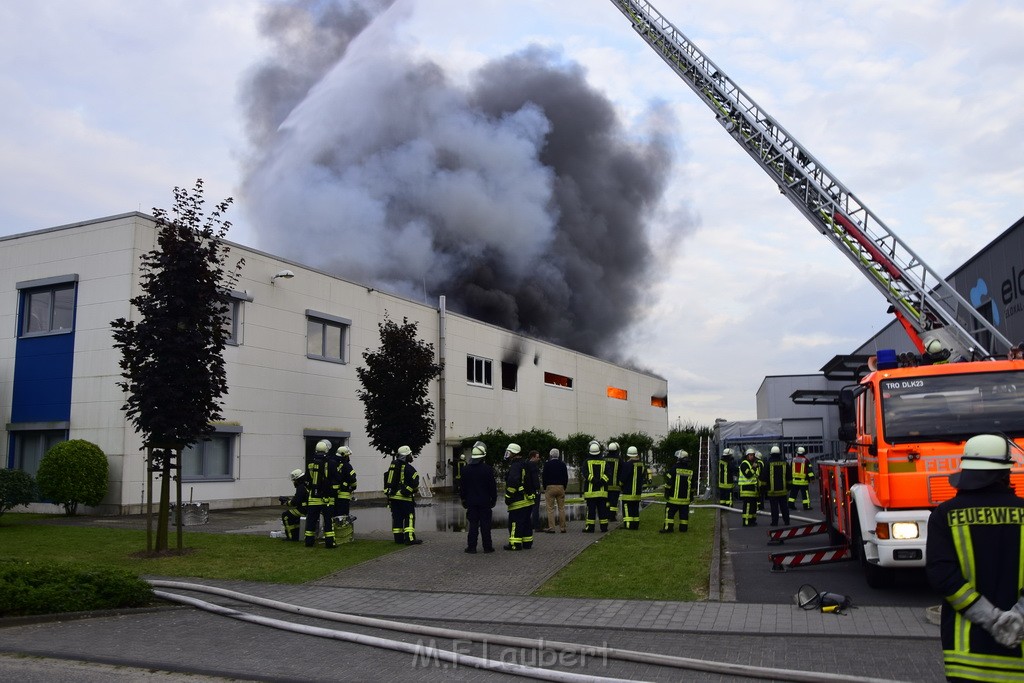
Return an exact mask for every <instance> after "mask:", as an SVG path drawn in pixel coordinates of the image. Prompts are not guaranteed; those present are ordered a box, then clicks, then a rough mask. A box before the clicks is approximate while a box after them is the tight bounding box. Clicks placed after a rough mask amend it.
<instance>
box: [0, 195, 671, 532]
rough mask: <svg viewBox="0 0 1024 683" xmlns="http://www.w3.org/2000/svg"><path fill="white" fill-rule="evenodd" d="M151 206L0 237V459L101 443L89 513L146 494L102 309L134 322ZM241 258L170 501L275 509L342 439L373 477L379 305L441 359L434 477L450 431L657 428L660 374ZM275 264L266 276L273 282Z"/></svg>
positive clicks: (24, 459) (377, 477) (139, 449)
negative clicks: (366, 406)
mask: <svg viewBox="0 0 1024 683" xmlns="http://www.w3.org/2000/svg"><path fill="white" fill-rule="evenodd" d="M156 237H157V231H156V224H155V222H154V220H153V218H152V217H150V216H147V215H144V214H141V213H127V214H122V215H118V216H112V217H109V218H102V219H97V220H92V221H86V222H82V223H75V224H71V225H64V226H59V227H55V228H50V229H46V230H39V231H35V232H29V233H23V234H18V235H12V236H9V237H4V238H0V264H2V267H0V330H2V332H0V411H2V416H3V422H4V425H5V436H6V438H5V439H3V441H2V442H0V443H2V445H0V448H2V449H3V450H2V459H0V462H2V463H3V464H4V465H5V466H6V467H12V468H20V469H24V470H26V471H28V472H30V473H34V472H35V470H36V469H37V467H38V463H39V460H40V458H41V457H42V455H43V453H45V451H46V450H47V449H48V448H49V447H50V446H51V445H52V444H53V443H55V442H57V441H61V440H65V439H85V440H88V441H91V442H93V443H96V444H97V445H99V447H100V448H101V449H102V450H103V451H104V453H106V454H107V457H108V460H109V464H110V488H109V492H108V494H107V497H106V499H105V500H104V502H103V504H102V506H101V508H100V511H101V512H105V513H114V514H128V513H133V512H138V511H139V510H140V509H141V506H142V503H143V501H144V500H145V489H144V485H145V480H146V474H145V466H144V452H143V444H142V441H141V438H140V436H139V435H138V434H136V432H135V431H134V428H133V427H132V425H131V424H130V423H129V422H128V421H127V420H126V419H125V415H124V412H123V411H122V405H123V403H124V400H125V394H124V393H123V392H122V391H121V389H120V388H119V387H118V386H117V382H118V381H120V380H121V379H122V378H121V374H120V372H121V371H120V368H119V366H118V363H119V360H120V352H119V351H117V350H116V349H113V348H112V343H113V341H112V337H111V327H110V323H111V321H113V320H115V319H117V318H121V317H124V318H129V319H131V318H132V317H133V316H135V317H137V316H136V314H135V313H134V311H133V309H132V307H131V306H130V304H129V300H130V299H131V298H132V297H134V296H137V295H139V294H141V289H140V274H141V273H140V269H139V265H140V260H139V259H140V256H141V255H142V254H144V253H146V252H149V251H151V250H153V249H154V248H155V247H156ZM229 245H230V247H231V254H230V257H229V262H230V263H232V264H233V263H234V261H235V260H236V259H238V258H244V259H245V266H244V268H243V269H242V273H241V277H240V279H239V281H238V283H237V284H236V287H237V291H233V292H230V293H227V295H228V296H229V298H230V302H231V311H230V320H229V321H226V324H230V325H231V330H232V338H231V343H230V345H229V346H228V347H227V349H226V350H225V360H226V365H227V377H228V385H229V393H228V395H227V396H226V397H225V398H224V401H223V411H222V413H223V416H224V421H223V422H221V423H218V424H217V425H216V429H217V433H216V436H215V438H214V439H212V440H211V441H204V442H200V443H199V444H197V445H196V446H195V447H194V448H193V449H191V450H190V451H188V452H186V453H185V457H184V458H183V471H182V485H183V492H184V497H185V498H186V499H194V500H196V501H203V502H207V503H209V504H210V507H211V508H214V509H216V508H227V507H244V506H254V505H267V504H276V502H277V496H279V495H282V494H284V493H288V491H289V490H290V488H291V486H290V484H289V481H288V473H289V472H290V471H291V470H293V469H295V468H296V467H301V466H302V464H303V460H304V456H305V453H306V452H307V451H308V449H309V448H310V444H311V443H312V442H315V441H316V440H318V439H320V438H324V437H326V438H329V439H331V440H332V441H334V443H335V444H336V445H340V444H343V443H344V444H347V445H349V446H350V447H351V448H352V450H353V453H354V455H353V465H354V466H355V469H356V472H357V474H358V476H359V488H360V491H359V495H360V496H361V497H368V496H372V495H374V494H376V493H377V492H378V491H379V489H380V488H381V479H382V474H383V472H384V470H385V469H386V466H387V460H386V459H385V458H384V457H383V456H382V454H380V453H377V452H373V451H371V448H370V445H369V441H368V439H367V436H366V433H365V429H364V416H363V404H362V403H361V402H360V401H359V399H358V398H357V396H356V390H357V389H358V388H359V381H358V378H357V375H356V367H357V366H358V365H360V363H361V359H362V353H363V351H364V350H366V349H376V348H378V347H379V345H380V337H379V331H378V324H379V323H380V322H382V321H383V320H384V318H385V315H386V316H388V317H390V319H392V320H394V321H396V322H399V323H400V322H401V321H402V319H403V318H408V319H409V321H411V322H415V323H417V325H418V328H419V334H420V337H421V338H422V339H424V340H426V341H428V342H430V343H432V344H434V347H435V349H436V350H437V352H438V356H439V359H440V360H443V361H444V362H445V372H444V375H443V377H442V378H441V379H440V380H438V381H435V382H434V383H433V385H432V387H431V390H430V396H429V398H430V400H431V401H432V402H433V404H434V407H435V415H436V417H437V430H436V433H435V441H436V443H435V444H433V445H432V446H428V447H427V448H426V449H424V452H423V453H422V454H421V455H420V457H419V458H417V460H416V464H417V468H418V469H419V470H420V472H421V474H422V475H424V476H425V478H427V479H428V480H429V481H431V482H433V483H434V485H435V486H441V485H444V484H445V478H446V475H447V472H446V469H445V463H446V462H447V461H449V460H451V458H452V454H453V448H458V447H459V446H460V440H461V439H463V438H465V437H469V436H472V435H475V434H479V433H481V432H484V431H486V430H487V429H502V430H504V431H506V432H509V433H514V432H518V431H521V430H528V429H533V428H537V429H547V430H550V431H551V432H553V433H554V434H556V435H557V436H558V437H560V438H564V437H567V436H569V435H571V434H575V433H589V434H593V435H595V436H598V437H601V438H604V437H607V436H610V435H614V434H618V433H622V432H633V431H637V432H645V433H647V434H649V435H651V436H652V437H654V438H659V437H661V436H662V435H664V434H665V433H666V432H667V431H668V410H667V396H668V386H667V382H666V380H664V379H662V378H660V377H656V376H652V375H649V374H645V373H642V372H638V371H635V370H630V369H626V368H624V367H620V366H617V365H614V364H612V363H609V362H606V361H602V360H599V359H597V358H594V357H591V356H587V355H584V354H581V353H577V352H574V351H571V350H569V349H566V348H562V347H559V346H556V345H553V344H549V343H546V342H542V341H539V340H536V339H532V338H529V337H525V336H523V335H520V334H516V333H513V332H510V331H508V330H505V329H501V328H499V327H495V326H493V325H489V324H485V323H482V322H480V321H477V320H473V319H471V318H467V317H465V316H461V315H457V314H454V313H451V312H446V311H445V310H444V305H443V299H442V300H441V301H440V302H438V305H436V306H435V305H427V304H424V303H422V302H416V301H411V300H409V299H406V298H402V297H399V296H394V295H391V294H388V293H387V292H381V291H378V290H375V289H374V288H372V287H368V286H365V285H362V284H359V283H356V282H350V281H347V280H344V279H341V278H338V277H335V276H333V275H330V274H328V273H325V272H322V271H319V270H316V269H314V268H309V267H306V266H303V265H301V264H298V263H293V262H289V261H285V260H283V259H281V258H277V257H275V256H272V255H270V254H266V253H263V252H260V251H257V250H254V249H250V248H247V247H244V246H241V245H237V244H233V243H229ZM275 276H277V277H275Z"/></svg>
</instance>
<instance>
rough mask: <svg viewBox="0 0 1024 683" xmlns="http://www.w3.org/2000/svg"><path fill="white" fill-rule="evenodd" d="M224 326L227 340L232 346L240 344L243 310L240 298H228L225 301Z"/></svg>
mask: <svg viewBox="0 0 1024 683" xmlns="http://www.w3.org/2000/svg"><path fill="white" fill-rule="evenodd" d="M224 305H225V308H224V314H223V320H224V322H223V327H224V335H225V337H226V339H225V342H226V343H228V344H230V345H231V346H238V343H239V342H238V339H239V314H240V313H241V311H242V302H241V301H239V300H238V299H228V300H227V301H225V302H224Z"/></svg>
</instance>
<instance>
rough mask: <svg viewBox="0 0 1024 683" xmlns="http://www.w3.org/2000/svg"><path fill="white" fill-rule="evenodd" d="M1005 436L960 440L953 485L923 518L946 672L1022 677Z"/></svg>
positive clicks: (1020, 600)
mask: <svg viewBox="0 0 1024 683" xmlns="http://www.w3.org/2000/svg"><path fill="white" fill-rule="evenodd" d="M1012 466H1013V459H1012V458H1011V457H1010V444H1009V442H1008V441H1007V440H1006V439H1005V438H1004V437H1003V436H1001V435H996V434H981V435H979V436H975V437H972V438H970V439H968V440H967V443H965V444H964V454H963V458H962V459H961V461H960V471H959V472H957V473H956V474H953V475H951V476H950V477H949V482H950V484H952V485H953V487H954V488H956V490H957V492H956V495H955V496H953V498H952V499H950V500H947V501H946V502H944V503H941V504H940V505H939V506H938V507H937V508H935V510H934V511H932V514H931V517H929V519H928V545H927V548H926V553H927V558H928V560H927V566H926V572H927V574H928V581H929V582H930V583H931V585H932V587H933V588H935V589H936V590H937V591H938V592H939V593H941V594H942V596H943V598H944V599H945V602H943V604H942V623H941V626H940V634H941V637H942V657H943V661H944V663H945V668H946V677H947V678H948V679H949V680H971V681H1009V680H1020V679H1021V672H1022V671H1024V654H1022V651H1021V640H1022V638H1024V597H1022V595H1021V593H1022V589H1024V586H1022V585H1021V576H1022V573H1024V567H1022V564H1024V498H1021V497H1019V496H1017V495H1016V494H1015V493H1014V491H1013V488H1012V487H1011V486H1010V468H1011V467H1012Z"/></svg>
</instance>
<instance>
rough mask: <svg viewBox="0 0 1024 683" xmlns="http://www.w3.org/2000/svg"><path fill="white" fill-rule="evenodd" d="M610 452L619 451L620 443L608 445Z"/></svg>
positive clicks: (613, 442) (614, 442) (615, 442)
mask: <svg viewBox="0 0 1024 683" xmlns="http://www.w3.org/2000/svg"><path fill="white" fill-rule="evenodd" d="M608 450H610V451H617V450H619V442H618V441H612V442H611V443H610V444H608Z"/></svg>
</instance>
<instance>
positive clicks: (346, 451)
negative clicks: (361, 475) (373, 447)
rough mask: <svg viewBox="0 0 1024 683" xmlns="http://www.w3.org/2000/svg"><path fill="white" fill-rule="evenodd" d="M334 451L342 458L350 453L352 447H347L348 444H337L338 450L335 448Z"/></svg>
mask: <svg viewBox="0 0 1024 683" xmlns="http://www.w3.org/2000/svg"><path fill="white" fill-rule="evenodd" d="M335 453H337V454H338V455H340V456H341V457H343V458H347V457H348V456H350V455H352V449H351V448H349V447H348V446H338V450H336V451H335Z"/></svg>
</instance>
